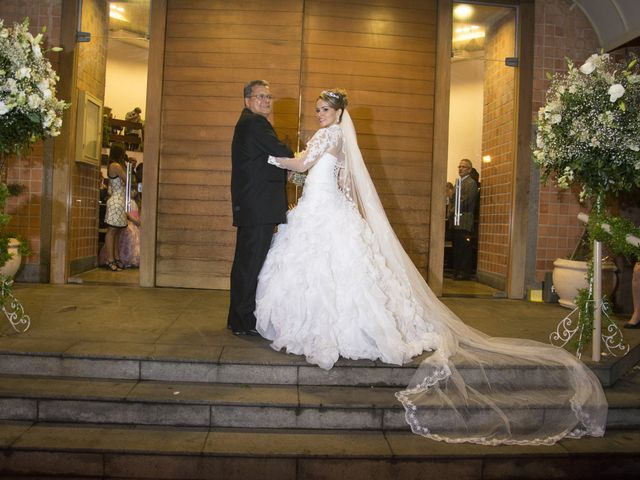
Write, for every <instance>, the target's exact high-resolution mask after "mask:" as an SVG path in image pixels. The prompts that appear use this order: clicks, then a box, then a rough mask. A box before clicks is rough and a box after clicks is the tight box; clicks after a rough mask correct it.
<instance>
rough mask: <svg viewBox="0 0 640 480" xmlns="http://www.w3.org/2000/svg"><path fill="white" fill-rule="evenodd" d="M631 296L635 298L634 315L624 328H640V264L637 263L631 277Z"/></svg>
mask: <svg viewBox="0 0 640 480" xmlns="http://www.w3.org/2000/svg"><path fill="white" fill-rule="evenodd" d="M631 295H632V297H633V315H632V316H631V318H630V319H629V321H628V322H627V323H625V324H624V328H640V262H636V264H635V266H634V267H633V277H631Z"/></svg>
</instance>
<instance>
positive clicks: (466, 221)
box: [451, 175, 478, 232]
mask: <svg viewBox="0 0 640 480" xmlns="http://www.w3.org/2000/svg"><path fill="white" fill-rule="evenodd" d="M454 198H455V195H454ZM477 202H478V184H477V183H476V181H475V180H474V179H473V178H471V177H470V176H468V175H467V176H466V177H465V178H464V179H463V180H462V182H461V183H460V213H461V215H460V225H459V226H455V225H454V222H453V220H452V222H451V225H452V227H453V229H454V230H467V231H469V232H473V223H474V213H475V211H476V204H477ZM454 208H455V205H454ZM454 211H455V210H454Z"/></svg>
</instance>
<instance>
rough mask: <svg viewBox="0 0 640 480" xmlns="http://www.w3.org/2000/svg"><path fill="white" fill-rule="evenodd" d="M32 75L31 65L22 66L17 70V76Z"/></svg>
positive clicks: (26, 76) (27, 76)
mask: <svg viewBox="0 0 640 480" xmlns="http://www.w3.org/2000/svg"><path fill="white" fill-rule="evenodd" d="M29 77H31V69H30V68H29V67H20V68H19V69H18V71H17V72H16V78H17V79H21V78H29Z"/></svg>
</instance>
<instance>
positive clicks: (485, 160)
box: [482, 155, 491, 163]
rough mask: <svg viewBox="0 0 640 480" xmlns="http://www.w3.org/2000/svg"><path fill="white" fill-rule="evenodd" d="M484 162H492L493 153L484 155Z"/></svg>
mask: <svg viewBox="0 0 640 480" xmlns="http://www.w3.org/2000/svg"><path fill="white" fill-rule="evenodd" d="M482 163H491V155H483V156H482Z"/></svg>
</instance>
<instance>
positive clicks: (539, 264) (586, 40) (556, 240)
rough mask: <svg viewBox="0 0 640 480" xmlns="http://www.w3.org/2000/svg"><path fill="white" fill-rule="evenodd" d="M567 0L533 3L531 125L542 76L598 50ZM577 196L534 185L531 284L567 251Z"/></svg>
mask: <svg viewBox="0 0 640 480" xmlns="http://www.w3.org/2000/svg"><path fill="white" fill-rule="evenodd" d="M571 4H572V2H571V1H569V0H537V1H536V4H535V51H534V73H533V75H534V76H533V114H534V118H533V122H534V124H535V120H536V119H535V115H536V114H537V112H538V109H539V108H540V107H541V106H542V104H543V103H544V97H545V92H546V90H547V88H548V86H549V82H548V80H547V77H546V75H547V73H554V72H564V71H566V63H565V57H568V58H570V59H572V60H573V61H574V63H576V64H578V65H579V64H581V63H582V62H583V61H584V60H586V58H587V57H589V55H591V54H592V53H595V52H597V51H598V49H599V45H598V40H597V36H596V34H595V32H594V30H593V28H592V27H591V24H590V23H589V21H588V20H587V18H586V17H585V16H584V14H583V13H582V11H581V10H580V9H579V8H573V9H571V8H570V7H571ZM584 210H585V208H584V207H581V206H580V205H579V203H578V199H577V194H576V193H575V192H572V191H562V190H559V189H558V188H556V187H555V186H554V185H553V183H549V185H547V186H541V187H540V196H539V204H538V241H537V248H536V267H535V269H536V280H537V281H541V280H542V279H543V277H544V273H545V272H547V271H551V270H552V269H553V261H554V260H555V259H556V258H558V257H565V256H567V255H569V254H571V253H572V251H573V249H574V248H575V246H576V244H577V242H578V239H579V238H580V235H581V234H582V231H583V230H584V226H583V224H582V223H581V222H580V221H579V220H578V219H577V214H578V212H580V211H584Z"/></svg>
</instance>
